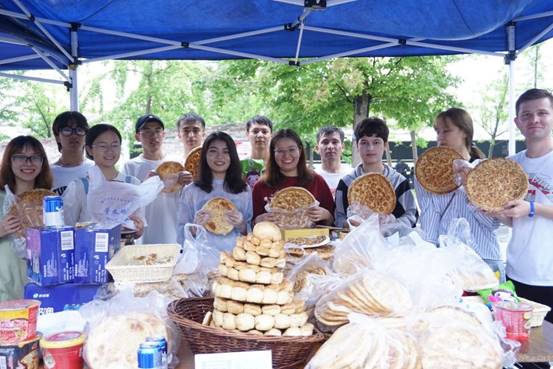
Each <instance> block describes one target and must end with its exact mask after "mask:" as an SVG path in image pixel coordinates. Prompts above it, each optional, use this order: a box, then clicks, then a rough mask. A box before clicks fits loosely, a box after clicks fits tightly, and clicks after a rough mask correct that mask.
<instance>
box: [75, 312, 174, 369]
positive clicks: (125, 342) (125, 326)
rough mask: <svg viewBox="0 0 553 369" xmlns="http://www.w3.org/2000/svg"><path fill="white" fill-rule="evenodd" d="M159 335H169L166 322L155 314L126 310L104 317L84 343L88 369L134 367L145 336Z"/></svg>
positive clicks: (124, 368)
mask: <svg viewBox="0 0 553 369" xmlns="http://www.w3.org/2000/svg"><path fill="white" fill-rule="evenodd" d="M159 336H163V337H165V338H167V339H168V338H169V337H168V331H167V328H166V326H165V323H164V322H163V321H162V320H161V319H160V318H158V317H156V316H155V315H152V314H144V313H129V314H125V315H116V316H110V317H107V318H105V319H103V320H102V322H100V323H99V324H98V325H96V326H94V327H93V328H92V329H91V330H90V333H89V334H88V338H87V341H86V345H85V358H86V362H87V365H88V368H90V369H135V368H136V367H137V366H136V365H137V364H136V363H137V362H136V352H137V350H138V347H139V346H140V344H141V343H142V342H144V341H145V340H146V338H147V337H159ZM168 341H170V340H169V339H168ZM169 349H170V348H169Z"/></svg>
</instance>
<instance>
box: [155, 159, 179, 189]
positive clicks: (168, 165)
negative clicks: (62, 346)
mask: <svg viewBox="0 0 553 369" xmlns="http://www.w3.org/2000/svg"><path fill="white" fill-rule="evenodd" d="M182 171H184V167H183V166H182V164H181V163H178V162H176V161H165V162H163V163H161V164H160V165H159V166H158V167H157V169H156V173H157V174H159V176H160V178H161V179H163V180H165V179H167V177H169V176H170V175H175V174H178V173H180V172H182ZM181 188H182V186H181V185H179V184H178V183H176V184H175V185H174V186H171V187H169V188H164V189H163V192H169V193H170V192H176V191H178V190H180V189H181Z"/></svg>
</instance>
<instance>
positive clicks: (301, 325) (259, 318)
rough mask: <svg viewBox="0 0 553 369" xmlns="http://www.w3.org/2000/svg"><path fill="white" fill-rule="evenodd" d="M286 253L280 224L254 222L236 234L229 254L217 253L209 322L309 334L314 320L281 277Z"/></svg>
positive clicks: (251, 330) (261, 332)
mask: <svg viewBox="0 0 553 369" xmlns="http://www.w3.org/2000/svg"><path fill="white" fill-rule="evenodd" d="M285 266H286V254H285V251H284V242H283V240H282V236H281V232H280V229H279V228H278V227H277V226H276V225H275V224H274V223H270V222H261V223H258V224H257V225H256V226H255V227H254V229H253V233H252V234H249V235H248V236H243V237H239V238H238V239H237V241H236V246H235V248H234V249H233V250H232V253H221V263H220V265H219V274H220V277H219V278H217V279H216V280H215V281H214V283H213V289H212V291H213V294H214V295H215V299H214V304H213V305H214V309H213V314H212V316H211V324H212V325H214V326H216V327H221V328H224V329H227V330H235V331H238V332H246V333H250V334H257V335H266V336H310V335H312V334H313V325H312V324H310V323H307V319H308V315H307V313H306V311H305V305H304V303H303V301H300V300H294V292H293V289H294V284H293V283H290V282H288V281H286V280H285V278H284V268H285Z"/></svg>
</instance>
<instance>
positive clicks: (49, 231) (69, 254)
mask: <svg viewBox="0 0 553 369" xmlns="http://www.w3.org/2000/svg"><path fill="white" fill-rule="evenodd" d="M27 254H28V256H29V260H30V261H29V262H30V266H29V277H30V278H31V279H32V280H33V281H35V282H36V283H38V284H40V285H41V286H52V285H57V284H63V283H70V282H73V279H74V265H75V240H74V230H73V227H60V228H27Z"/></svg>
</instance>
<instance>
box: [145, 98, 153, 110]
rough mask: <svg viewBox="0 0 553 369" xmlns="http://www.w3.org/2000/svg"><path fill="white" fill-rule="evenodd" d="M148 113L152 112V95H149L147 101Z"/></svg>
mask: <svg viewBox="0 0 553 369" xmlns="http://www.w3.org/2000/svg"><path fill="white" fill-rule="evenodd" d="M146 114H152V96H151V95H150V96H148V100H147V101H146Z"/></svg>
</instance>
